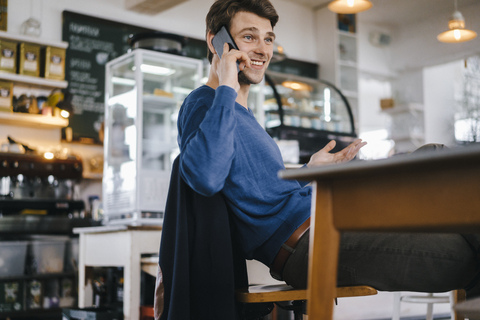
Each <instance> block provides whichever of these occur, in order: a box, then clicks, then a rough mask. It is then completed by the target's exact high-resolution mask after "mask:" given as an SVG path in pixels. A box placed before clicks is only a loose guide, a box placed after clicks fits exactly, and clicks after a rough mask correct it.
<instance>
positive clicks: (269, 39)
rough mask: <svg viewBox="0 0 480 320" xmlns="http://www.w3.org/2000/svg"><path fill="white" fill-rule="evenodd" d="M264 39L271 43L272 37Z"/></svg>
mask: <svg viewBox="0 0 480 320" xmlns="http://www.w3.org/2000/svg"><path fill="white" fill-rule="evenodd" d="M265 41H266V42H268V43H272V42H273V39H272V38H267V39H265Z"/></svg>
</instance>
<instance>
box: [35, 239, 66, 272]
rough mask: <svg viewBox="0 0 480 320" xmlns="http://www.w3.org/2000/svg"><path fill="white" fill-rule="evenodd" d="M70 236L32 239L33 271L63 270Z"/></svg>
mask: <svg viewBox="0 0 480 320" xmlns="http://www.w3.org/2000/svg"><path fill="white" fill-rule="evenodd" d="M67 241H68V237H61V236H45V237H36V238H34V240H32V241H31V243H30V245H31V257H32V260H31V266H30V267H31V271H32V273H57V272H63V267H64V259H65V246H66V243H67Z"/></svg>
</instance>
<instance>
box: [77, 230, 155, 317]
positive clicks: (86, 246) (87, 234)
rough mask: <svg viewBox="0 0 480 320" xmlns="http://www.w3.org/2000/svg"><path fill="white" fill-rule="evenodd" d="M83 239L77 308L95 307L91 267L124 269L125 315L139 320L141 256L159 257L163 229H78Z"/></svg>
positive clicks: (80, 249)
mask: <svg viewBox="0 0 480 320" xmlns="http://www.w3.org/2000/svg"><path fill="white" fill-rule="evenodd" d="M73 232H74V233H78V234H79V235H80V241H79V244H80V246H79V251H80V252H79V259H78V306H79V307H80V308H85V307H90V306H92V305H93V299H92V295H93V292H92V290H91V282H92V279H91V272H89V270H90V269H91V268H92V267H123V278H124V284H123V294H124V296H123V315H124V319H125V320H138V319H139V318H140V276H141V260H142V254H158V251H159V248H160V238H161V235H162V231H161V227H157V226H137V227H135V226H126V225H112V226H101V227H90V228H75V229H74V230H73Z"/></svg>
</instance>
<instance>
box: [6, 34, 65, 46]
mask: <svg viewBox="0 0 480 320" xmlns="http://www.w3.org/2000/svg"><path fill="white" fill-rule="evenodd" d="M0 38H1V39H7V40H12V41H18V42H28V43H35V44H39V45H42V46H51V47H56V48H63V49H66V48H67V47H68V42H65V41H55V40H51V39H43V38H35V37H30V36H25V35H21V34H12V33H8V32H5V31H0Z"/></svg>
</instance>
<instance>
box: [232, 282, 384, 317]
mask: <svg viewBox="0 0 480 320" xmlns="http://www.w3.org/2000/svg"><path fill="white" fill-rule="evenodd" d="M375 294H377V290H375V289H374V288H372V287H369V286H356V287H339V288H337V294H336V297H337V298H345V297H356V296H369V295H375ZM235 297H236V299H237V300H238V301H240V302H243V303H261V302H274V303H275V304H277V305H279V306H280V304H279V302H284V301H293V302H294V303H293V304H292V307H291V308H290V309H291V310H293V313H294V316H295V320H302V319H303V303H302V302H303V301H305V300H306V299H307V290H298V289H294V288H293V287H291V286H289V285H287V284H275V285H257V286H249V287H248V288H242V289H238V290H236V291H235ZM280 307H281V306H280Z"/></svg>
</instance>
